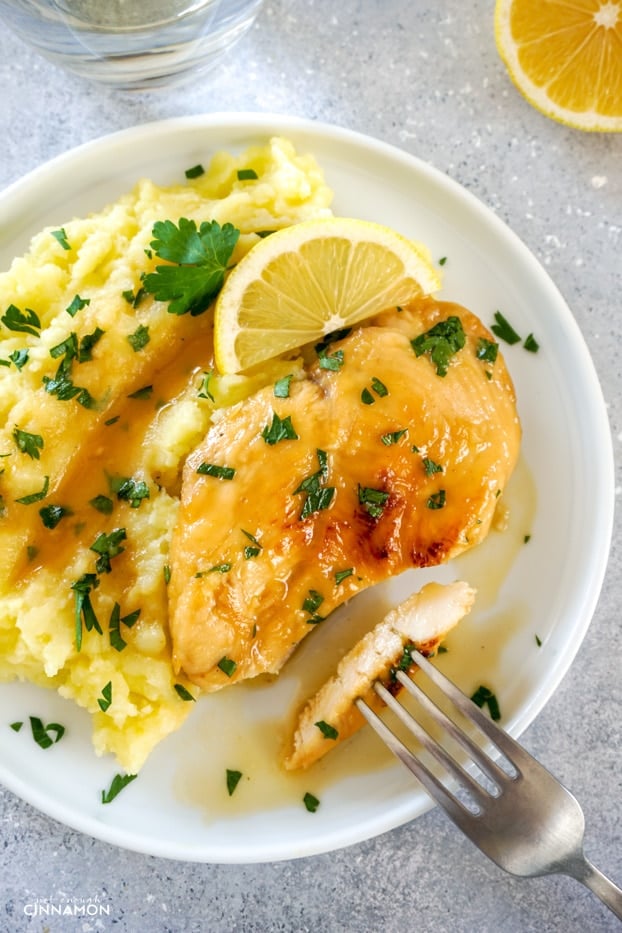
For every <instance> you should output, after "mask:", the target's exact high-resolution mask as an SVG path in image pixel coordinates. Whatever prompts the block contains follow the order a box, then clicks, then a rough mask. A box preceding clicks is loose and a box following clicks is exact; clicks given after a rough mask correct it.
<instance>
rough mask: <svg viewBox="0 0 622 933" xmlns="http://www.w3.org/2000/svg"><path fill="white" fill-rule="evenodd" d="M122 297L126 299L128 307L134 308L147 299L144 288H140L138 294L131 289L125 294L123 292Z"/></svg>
mask: <svg viewBox="0 0 622 933" xmlns="http://www.w3.org/2000/svg"><path fill="white" fill-rule="evenodd" d="M121 295H122V297H123V298H125V300H126V301H127V303H128V305H131V306H132V307H133V308H137V307H138V305H139V304H140V303H141V301H142V300H143V298H144V297H145V295H146V291H145V289H144V288H139V289H138V290H137V291H136V292H133V291H132V289H131V288H128V289H126V290H125V291H124V292H121Z"/></svg>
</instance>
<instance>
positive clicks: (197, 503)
mask: <svg viewBox="0 0 622 933" xmlns="http://www.w3.org/2000/svg"><path fill="white" fill-rule="evenodd" d="M460 335H462V336H460ZM496 350H497V348H496V344H495V343H494V339H493V338H492V335H491V334H490V333H489V332H488V331H487V329H486V328H485V327H484V326H483V324H482V323H481V322H480V321H479V320H478V318H477V317H475V315H473V314H471V313H470V312H469V311H467V310H466V309H465V308H462V307H461V306H459V305H455V304H450V303H446V302H438V301H434V300H432V299H423V300H419V301H417V302H415V303H413V304H412V305H411V306H409V307H408V308H398V309H394V310H392V311H388V312H385V313H383V314H382V315H380V316H379V317H377V318H376V319H374V320H373V321H371V322H370V323H369V324H368V325H367V326H364V327H359V328H357V329H355V330H353V331H352V332H351V333H349V334H348V335H346V336H343V337H342V338H341V339H340V340H337V341H335V342H333V343H330V344H329V345H328V346H323V347H321V348H320V350H319V352H318V354H317V358H316V359H315V361H314V362H313V363H311V364H310V365H309V366H308V367H307V369H306V376H305V378H304V379H302V380H296V381H292V382H291V384H290V385H289V391H288V394H287V396H286V397H281V395H282V394H284V393H283V392H282V391H279V393H275V389H274V387H273V386H268V387H266V388H264V389H261V390H260V391H258V392H257V393H256V394H255V395H253V396H251V397H249V398H248V399H246V400H244V401H243V402H240V403H239V404H237V405H235V406H233V407H231V408H230V409H228V410H226V411H223V412H222V414H221V416H220V417H219V418H218V420H217V421H216V422H215V423H214V424H213V425H212V427H211V428H210V430H209V431H208V433H207V435H206V437H205V439H204V440H203V442H202V443H201V444H200V445H199V447H198V448H197V449H196V450H195V451H193V453H192V454H191V455H190V456H189V458H188V460H187V462H186V465H185V468H184V473H183V479H182V490H181V505H180V510H179V514H178V520H177V523H176V527H175V530H174V534H173V540H172V546H171V559H170V566H171V580H170V585H169V602H170V627H171V634H172V640H173V655H174V664H175V666H176V669H177V670H178V671H183V672H184V674H185V675H186V676H187V677H188V678H189V679H190V680H191V681H193V682H194V683H195V684H197V685H198V686H200V687H202V688H203V689H205V690H208V691H211V690H218V689H220V688H222V687H224V686H227V685H229V684H231V683H233V682H236V681H239V680H243V679H245V678H249V677H254V676H256V675H258V674H262V673H276V672H277V671H278V670H279V669H280V668H281V667H282V665H283V664H284V663H285V661H286V660H287V658H288V657H289V656H290V654H291V653H292V651H293V650H294V648H295V647H296V645H297V644H298V643H299V642H300V640H301V639H302V638H304V637H305V636H306V635H307V634H308V633H309V632H311V631H313V629H314V628H315V627H316V626H317V625H321V624H325V623H324V621H323V620H324V619H325V618H326V617H327V616H328V615H329V613H330V612H331V611H332V610H333V609H335V608H336V607H337V606H339V605H340V604H341V603H342V602H344V601H345V600H346V599H348V598H349V597H351V596H353V595H354V594H355V593H357V592H359V591H360V590H362V589H364V588H365V587H368V586H371V585H372V584H375V583H377V582H379V581H381V580H385V579H387V578H388V577H391V576H394V575H396V574H399V573H401V572H402V571H404V570H407V569H409V568H413V567H429V566H432V565H436V564H439V563H442V562H444V561H447V560H449V559H450V558H451V557H453V556H455V555H457V554H459V553H461V552H462V551H464V550H466V549H467V548H470V547H473V546H474V545H476V544H477V543H479V542H480V541H481V540H482V539H483V538H484V537H485V536H486V534H487V533H488V530H489V528H490V524H491V521H492V518H493V515H494V511H495V507H496V504H497V502H498V498H499V496H500V494H501V493H502V492H503V490H504V488H505V486H506V483H507V481H508V479H509V477H510V475H511V473H512V470H513V468H514V465H515V462H516V459H517V455H518V449H519V444H520V424H519V419H518V415H517V411H516V403H515V394H514V388H513V385H512V382H511V379H510V376H509V374H508V371H507V369H506V366H505V363H504V361H503V359H502V357H501V354H497V353H496Z"/></svg>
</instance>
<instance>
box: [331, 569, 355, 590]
mask: <svg viewBox="0 0 622 933" xmlns="http://www.w3.org/2000/svg"><path fill="white" fill-rule="evenodd" d="M353 573H354V568H353V567H347V568H346V569H345V570H336V571H335V586H339V584H340V583H343V581H344V580H347V579H348V577H351V576H352V575H353Z"/></svg>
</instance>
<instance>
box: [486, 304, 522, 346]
mask: <svg viewBox="0 0 622 933" xmlns="http://www.w3.org/2000/svg"><path fill="white" fill-rule="evenodd" d="M490 329H491V331H492V332H493V334H494V335H495V336H496V337H499V339H500V340H504V341H505V343H509V344H510V345H512V344H515V343H520V341H521V337H520V334H517V333H516V331H515V330H514V328H513V327H512V325H511V324H510V322H509V321H508V320H507V318H505V317H504V316H503V315H502V314H501V312H500V311H495V323H494V324H491V325H490Z"/></svg>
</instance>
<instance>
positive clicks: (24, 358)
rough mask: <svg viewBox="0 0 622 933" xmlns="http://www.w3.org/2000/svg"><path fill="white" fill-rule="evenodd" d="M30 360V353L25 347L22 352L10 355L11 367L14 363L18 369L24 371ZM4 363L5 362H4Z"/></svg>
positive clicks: (14, 351) (16, 351)
mask: <svg viewBox="0 0 622 933" xmlns="http://www.w3.org/2000/svg"><path fill="white" fill-rule="evenodd" d="M29 358H30V351H29V350H27V349H26V348H25V347H24V348H23V349H21V350H13V352H12V353H9V361H10V362H9V365H10V364H11V363H13V365H14V366H15V368H16V369H19V370H21V369H23V367H24V366H25V365H26V363H27V362H28V360H29ZM2 362H4V361H2Z"/></svg>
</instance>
